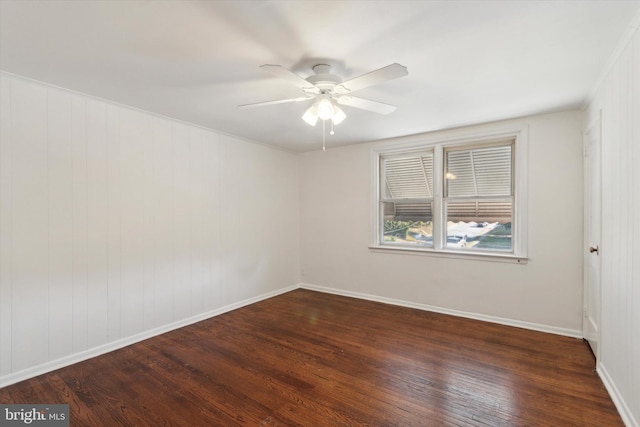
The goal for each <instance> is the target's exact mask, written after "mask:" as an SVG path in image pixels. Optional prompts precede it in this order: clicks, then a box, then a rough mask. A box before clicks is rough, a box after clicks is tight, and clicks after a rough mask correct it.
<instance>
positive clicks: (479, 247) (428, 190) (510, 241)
mask: <svg viewBox="0 0 640 427" xmlns="http://www.w3.org/2000/svg"><path fill="white" fill-rule="evenodd" d="M525 136H526V135H525V132H524V129H518V130H515V131H509V132H499V133H494V134H488V135H480V136H477V137H471V138H464V139H459V140H449V141H425V142H417V143H412V144H410V145H404V146H399V145H398V144H395V145H394V146H390V147H388V148H382V149H374V150H373V154H374V155H373V161H374V162H375V163H374V170H375V171H376V174H375V178H374V179H375V183H374V188H375V195H376V203H375V208H374V209H375V210H374V218H375V221H374V223H375V230H374V232H373V236H374V243H373V245H372V247H373V248H384V249H408V250H418V251H421V250H422V251H424V252H427V253H435V252H440V253H448V254H458V255H462V254H469V255H480V256H498V257H506V258H522V259H524V257H525V256H526V254H525V252H526V251H525V248H526V219H525V215H524V214H525V212H526V206H525V203H526V195H525V191H526V181H525V179H524V178H525V177H526V158H525V156H526V138H525Z"/></svg>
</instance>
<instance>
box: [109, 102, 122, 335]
mask: <svg viewBox="0 0 640 427" xmlns="http://www.w3.org/2000/svg"><path fill="white" fill-rule="evenodd" d="M106 120H107V123H106V129H105V131H106V138H107V153H106V156H107V158H106V160H107V181H108V185H107V313H106V317H107V340H108V341H115V340H117V339H118V338H120V337H121V333H120V312H121V304H120V301H121V275H122V269H121V246H122V245H121V222H122V221H121V215H122V212H121V191H120V187H121V180H120V161H119V160H120V109H119V108H117V107H115V106H113V105H107V106H106Z"/></svg>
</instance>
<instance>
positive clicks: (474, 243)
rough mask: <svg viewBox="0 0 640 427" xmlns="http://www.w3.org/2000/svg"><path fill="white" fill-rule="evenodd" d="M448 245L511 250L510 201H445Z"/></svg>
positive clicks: (452, 246) (451, 246)
mask: <svg viewBox="0 0 640 427" xmlns="http://www.w3.org/2000/svg"><path fill="white" fill-rule="evenodd" d="M446 211H447V248H470V249H484V250H498V251H511V250H512V248H513V243H512V241H513V237H512V234H511V224H512V217H513V215H512V202H510V201H507V202H505V201H492V202H487V201H468V202H467V201H465V202H447V203H446Z"/></svg>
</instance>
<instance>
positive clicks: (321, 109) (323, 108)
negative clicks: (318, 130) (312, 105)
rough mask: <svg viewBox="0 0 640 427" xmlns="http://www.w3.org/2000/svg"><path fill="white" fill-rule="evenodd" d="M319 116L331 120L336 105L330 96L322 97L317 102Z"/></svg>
mask: <svg viewBox="0 0 640 427" xmlns="http://www.w3.org/2000/svg"><path fill="white" fill-rule="evenodd" d="M316 105H317V108H318V117H320V119H322V120H329V119H330V118H331V117H333V113H334V106H333V103H332V102H331V100H330V99H329V98H325V97H323V98H321V99H320V100H319V101H318V102H317V103H316Z"/></svg>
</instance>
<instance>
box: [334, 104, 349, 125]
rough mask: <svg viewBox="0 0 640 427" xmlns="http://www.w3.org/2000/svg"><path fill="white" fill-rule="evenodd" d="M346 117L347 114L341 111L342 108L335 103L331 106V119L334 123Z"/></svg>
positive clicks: (336, 123)
mask: <svg viewBox="0 0 640 427" xmlns="http://www.w3.org/2000/svg"><path fill="white" fill-rule="evenodd" d="M346 118H347V115H346V114H345V113H344V111H342V108H340V107H338V106H337V105H334V106H333V116H332V117H331V121H332V122H333V124H334V125H339V124H340V123H342V122H343V121H344V119H346Z"/></svg>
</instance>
